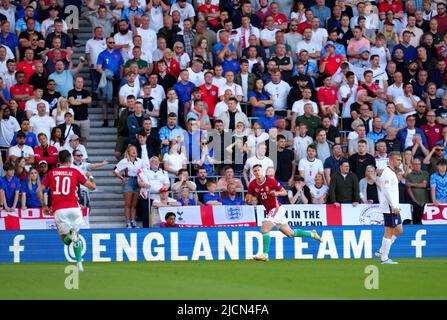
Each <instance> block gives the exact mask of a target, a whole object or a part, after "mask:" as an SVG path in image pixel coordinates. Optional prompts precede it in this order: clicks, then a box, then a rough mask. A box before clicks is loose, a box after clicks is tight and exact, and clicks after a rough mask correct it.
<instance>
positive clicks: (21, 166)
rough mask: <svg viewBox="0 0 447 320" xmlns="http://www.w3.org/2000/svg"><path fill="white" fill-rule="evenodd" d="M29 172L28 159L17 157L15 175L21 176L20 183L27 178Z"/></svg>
mask: <svg viewBox="0 0 447 320" xmlns="http://www.w3.org/2000/svg"><path fill="white" fill-rule="evenodd" d="M27 175H28V172H26V160H25V158H23V157H20V158H17V160H16V161H15V176H16V177H17V178H19V180H20V183H23V181H25V180H26V177H27Z"/></svg>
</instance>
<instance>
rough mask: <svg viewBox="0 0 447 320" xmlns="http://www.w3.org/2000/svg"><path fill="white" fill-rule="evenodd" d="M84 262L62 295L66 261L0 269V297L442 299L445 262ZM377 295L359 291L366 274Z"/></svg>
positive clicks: (1, 266)
mask: <svg viewBox="0 0 447 320" xmlns="http://www.w3.org/2000/svg"><path fill="white" fill-rule="evenodd" d="M396 261H398V262H399V263H400V264H399V265H380V264H379V262H378V261H377V260H370V259H366V260H276V261H274V260H272V261H269V262H267V263H265V262H257V261H249V260H248V261H185V262H113V263H84V268H85V272H83V273H80V277H79V289H78V290H67V289H65V286H64V283H65V278H66V277H67V274H65V273H64V270H65V267H66V266H67V265H68V264H67V263H23V264H0V299H168V300H172V299H418V300H419V299H447V258H439V259H435V258H426V259H396ZM368 265H375V266H377V267H378V271H379V289H378V290H367V289H365V285H364V284H365V279H366V277H367V276H368V274H366V273H365V268H366V267H367V266H368Z"/></svg>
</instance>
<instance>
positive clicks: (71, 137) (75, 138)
mask: <svg viewBox="0 0 447 320" xmlns="http://www.w3.org/2000/svg"><path fill="white" fill-rule="evenodd" d="M71 140H79V136H78V135H77V134H72V135H71V136H70V139H69V141H71Z"/></svg>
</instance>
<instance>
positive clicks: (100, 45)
mask: <svg viewBox="0 0 447 320" xmlns="http://www.w3.org/2000/svg"><path fill="white" fill-rule="evenodd" d="M106 49H107V45H106V39H104V38H103V39H102V40H95V39H89V40H87V43H86V44H85V53H86V54H88V55H90V60H91V62H92V63H93V69H96V62H97V61H98V56H99V54H100V53H101V52H103V51H104V50H106Z"/></svg>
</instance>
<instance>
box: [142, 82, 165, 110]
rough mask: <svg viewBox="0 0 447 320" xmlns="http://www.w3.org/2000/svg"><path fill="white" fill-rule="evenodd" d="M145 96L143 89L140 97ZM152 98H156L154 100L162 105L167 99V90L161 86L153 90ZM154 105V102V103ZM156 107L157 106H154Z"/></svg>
mask: <svg viewBox="0 0 447 320" xmlns="http://www.w3.org/2000/svg"><path fill="white" fill-rule="evenodd" d="M142 96H143V89H141V91H140V97H142ZM151 97H152V98H154V100H157V101H158V102H159V103H161V102H162V101H163V100H164V99H165V98H166V94H165V89H163V87H162V86H161V85H159V84H157V86H156V87H155V88H151ZM152 103H154V101H152ZM154 107H155V104H154Z"/></svg>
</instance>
